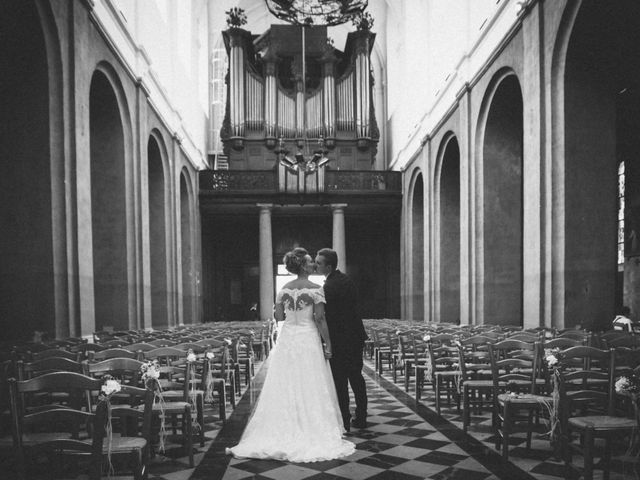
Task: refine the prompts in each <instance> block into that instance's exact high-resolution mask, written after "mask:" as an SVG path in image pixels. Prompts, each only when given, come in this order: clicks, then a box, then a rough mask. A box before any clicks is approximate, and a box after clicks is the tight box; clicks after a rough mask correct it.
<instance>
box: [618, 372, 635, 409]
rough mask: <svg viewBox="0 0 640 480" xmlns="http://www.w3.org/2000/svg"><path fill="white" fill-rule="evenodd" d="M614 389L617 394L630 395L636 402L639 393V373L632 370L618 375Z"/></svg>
mask: <svg viewBox="0 0 640 480" xmlns="http://www.w3.org/2000/svg"><path fill="white" fill-rule="evenodd" d="M615 389H616V393H617V394H618V395H623V396H625V397H630V398H631V399H632V400H633V401H634V402H637V401H638V396H639V395H640V374H639V373H638V372H633V373H631V374H629V375H625V376H623V377H619V378H618V379H617V380H616V383H615Z"/></svg>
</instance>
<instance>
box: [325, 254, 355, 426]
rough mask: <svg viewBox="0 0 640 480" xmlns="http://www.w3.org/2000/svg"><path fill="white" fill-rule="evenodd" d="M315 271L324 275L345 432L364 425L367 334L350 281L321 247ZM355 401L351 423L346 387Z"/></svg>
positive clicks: (333, 369) (335, 258)
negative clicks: (351, 391) (363, 353)
mask: <svg viewBox="0 0 640 480" xmlns="http://www.w3.org/2000/svg"><path fill="white" fill-rule="evenodd" d="M316 264H317V272H318V273H319V274H320V275H324V276H325V277H326V280H325V282H324V296H325V300H326V307H325V315H326V319H327V326H328V327H329V336H330V337H331V345H332V349H333V355H332V358H331V372H332V374H333V381H334V383H335V384H336V392H337V394H338V404H339V405H340V412H341V413H342V420H343V422H344V428H345V430H346V431H347V432H349V431H350V430H351V428H350V426H351V424H353V426H354V427H356V428H366V426H367V390H366V386H365V383H364V378H363V377H362V352H363V350H364V341H365V339H366V338H367V334H366V333H365V331H364V326H363V325H362V319H361V318H360V314H359V313H358V292H357V290H356V286H355V285H354V283H353V281H352V280H351V279H350V278H349V277H348V276H347V275H345V274H344V273H342V272H341V271H340V270H338V269H337V267H338V254H337V253H336V252H335V251H334V250H331V249H330V248H323V249H322V250H320V251H318V253H317V255H316ZM349 383H350V384H351V389H352V390H353V395H354V396H355V399H356V416H355V418H354V419H353V422H351V412H350V411H349V387H348V384H349Z"/></svg>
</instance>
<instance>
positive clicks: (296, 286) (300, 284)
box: [282, 279, 320, 290]
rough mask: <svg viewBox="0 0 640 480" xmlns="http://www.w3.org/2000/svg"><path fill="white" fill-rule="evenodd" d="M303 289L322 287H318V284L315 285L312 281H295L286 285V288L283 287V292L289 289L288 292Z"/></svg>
mask: <svg viewBox="0 0 640 480" xmlns="http://www.w3.org/2000/svg"><path fill="white" fill-rule="evenodd" d="M303 288H320V285H318V284H317V283H313V282H312V281H310V280H299V279H295V280H291V281H290V282H288V283H285V284H284V286H283V287H282V289H283V290H285V289H287V290H301V289H303Z"/></svg>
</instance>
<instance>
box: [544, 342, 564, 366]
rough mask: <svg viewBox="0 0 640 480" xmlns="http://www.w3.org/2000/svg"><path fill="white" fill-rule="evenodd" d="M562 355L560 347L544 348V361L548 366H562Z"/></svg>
mask: <svg viewBox="0 0 640 480" xmlns="http://www.w3.org/2000/svg"><path fill="white" fill-rule="evenodd" d="M561 359H562V355H561V354H560V349H559V348H557V347H556V348H545V349H544V361H545V364H546V366H547V368H549V369H552V370H556V369H558V368H560V360H561Z"/></svg>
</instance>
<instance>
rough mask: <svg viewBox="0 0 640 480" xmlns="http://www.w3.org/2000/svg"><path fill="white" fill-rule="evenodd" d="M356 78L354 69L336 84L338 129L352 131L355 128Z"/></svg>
mask: <svg viewBox="0 0 640 480" xmlns="http://www.w3.org/2000/svg"><path fill="white" fill-rule="evenodd" d="M354 80H355V75H354V72H353V70H352V71H351V72H349V74H348V75H346V76H345V77H344V78H343V79H342V80H340V81H339V82H338V84H337V85H336V94H337V95H336V97H337V98H336V100H337V104H338V108H337V112H336V113H337V115H336V127H337V128H338V130H346V131H350V130H354V129H355V115H354V113H355V112H354V105H353V103H354V95H353V93H354V92H353V91H354V87H355V85H354Z"/></svg>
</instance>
